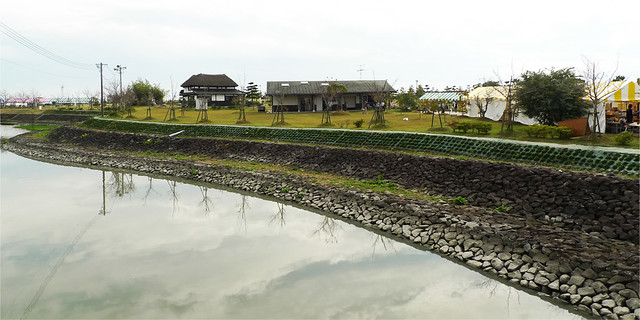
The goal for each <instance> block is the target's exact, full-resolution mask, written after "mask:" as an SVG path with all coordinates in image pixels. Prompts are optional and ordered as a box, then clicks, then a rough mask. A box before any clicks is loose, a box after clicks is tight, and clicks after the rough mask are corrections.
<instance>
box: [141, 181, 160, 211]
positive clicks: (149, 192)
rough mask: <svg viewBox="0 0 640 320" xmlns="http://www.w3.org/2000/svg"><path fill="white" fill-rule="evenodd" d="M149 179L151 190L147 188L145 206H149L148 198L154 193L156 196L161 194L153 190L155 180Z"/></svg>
mask: <svg viewBox="0 0 640 320" xmlns="http://www.w3.org/2000/svg"><path fill="white" fill-rule="evenodd" d="M148 178H149V188H147V192H145V194H144V197H143V199H144V204H147V198H148V197H149V196H150V195H151V193H152V192H154V193H156V194H160V193H159V192H158V191H156V190H154V189H153V178H151V177H148Z"/></svg>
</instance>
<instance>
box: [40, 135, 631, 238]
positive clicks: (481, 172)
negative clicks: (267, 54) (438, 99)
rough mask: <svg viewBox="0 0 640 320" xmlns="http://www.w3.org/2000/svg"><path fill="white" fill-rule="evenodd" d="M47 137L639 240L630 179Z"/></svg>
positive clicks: (255, 148) (434, 160) (278, 148)
mask: <svg viewBox="0 0 640 320" xmlns="http://www.w3.org/2000/svg"><path fill="white" fill-rule="evenodd" d="M49 137H50V139H51V140H52V141H57V142H69V143H74V144H78V145H82V146H92V147H98V148H109V149H113V150H134V151H153V152H172V153H181V154H185V155H190V154H200V155H205V156H210V157H213V158H221V159H232V160H239V161H247V162H250V161H255V162H261V163H269V164H277V165H288V166H292V167H298V168H301V169H304V170H307V171H320V172H335V173H338V174H340V175H343V176H348V177H352V178H357V179H361V180H365V179H374V178H375V177H377V176H380V175H383V176H384V179H386V180H389V181H392V182H394V183H397V184H398V185H401V186H403V187H405V188H408V189H414V188H415V189H420V190H427V191H428V192H432V193H436V194H438V195H444V196H447V197H450V198H455V197H458V196H462V197H464V198H466V199H467V200H469V201H470V203H471V204H474V205H477V206H483V207H487V208H492V209H493V208H497V207H499V206H503V207H504V208H508V209H509V212H511V213H512V214H518V215H521V216H524V217H527V218H535V219H537V220H542V221H549V222H552V223H553V224H554V225H556V226H558V227H561V228H563V229H571V230H581V231H584V232H597V233H600V234H602V235H604V236H606V237H609V238H612V239H622V240H628V241H630V242H632V243H634V244H637V243H638V242H639V241H640V238H639V228H640V227H639V221H640V217H639V216H638V212H640V190H639V188H638V182H637V180H634V179H625V178H620V177H615V176H605V175H594V174H590V173H586V172H572V171H561V170H556V169H550V168H542V167H531V166H526V165H518V164H511V163H497V162H486V161H476V160H456V159H450V158H443V157H425V156H416V155H410V154H401V153H387V152H378V151H364V150H354V149H338V148H328V147H320V146H308V145H292V144H278V143H264V142H252V141H242V140H223V139H201V138H169V137H166V136H151V135H143V134H128V133H117V132H104V131H95V130H85V129H78V128H73V127H63V128H59V129H57V130H55V131H54V132H52V133H51V135H50V136H49Z"/></svg>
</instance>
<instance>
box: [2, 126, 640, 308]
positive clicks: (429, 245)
mask: <svg viewBox="0 0 640 320" xmlns="http://www.w3.org/2000/svg"><path fill="white" fill-rule="evenodd" d="M83 134H86V133H83ZM105 134H106V133H105ZM87 138H88V136H85V138H84V139H87ZM119 138H133V137H131V136H124V137H123V136H119ZM143 138H145V137H143ZM146 138H147V140H148V139H149V137H146ZM134 140H135V139H134ZM147 140H145V141H147ZM200 142H201V143H204V142H203V141H200ZM6 147H7V148H8V149H9V150H12V151H14V152H16V153H19V154H23V155H25V156H29V157H34V158H40V159H47V160H53V161H61V162H67V163H77V164H83V165H94V166H95V165H100V166H106V167H113V168H121V169H127V170H135V171H139V172H143V173H149V174H160V175H167V176H175V177H179V178H183V179H189V180H194V181H200V182H205V183H216V184H220V185H225V186H229V187H233V188H237V189H242V190H247V191H251V192H255V193H259V194H264V195H267V196H272V197H275V198H278V199H282V200H287V201H292V202H296V203H299V204H300V205H303V206H307V207H310V208H315V209H319V210H322V211H323V212H326V213H329V214H334V215H336V216H340V217H342V218H345V219H350V220H352V221H354V222H356V223H360V224H362V225H363V226H365V227H368V228H376V229H379V230H382V231H384V232H388V233H389V235H390V236H394V237H397V238H400V239H404V240H405V241H409V242H411V243H413V244H414V245H415V246H416V247H420V248H424V249H427V250H431V251H434V252H438V253H440V254H442V255H446V256H449V257H450V258H452V259H455V260H459V261H461V262H462V263H465V264H467V265H469V266H470V267H472V268H478V269H481V270H483V271H485V272H488V273H491V274H493V275H495V276H497V277H500V278H503V279H505V280H507V281H509V282H511V283H513V284H514V285H516V286H522V287H524V288H527V289H530V290H535V291H538V292H540V293H541V294H542V295H548V296H550V297H554V298H557V299H560V300H562V301H566V302H567V303H568V304H571V305H573V306H575V308H577V309H578V310H579V311H581V312H585V313H592V314H594V315H599V316H603V317H605V318H613V319H616V318H621V319H634V318H638V317H639V316H640V299H638V271H637V270H638V246H637V244H634V243H630V242H628V241H620V240H616V239H609V238H606V237H604V236H602V235H601V234H596V233H585V232H582V231H580V230H571V229H563V228H561V227H559V226H557V225H552V224H550V223H548V222H544V221H537V220H532V219H527V218H526V217H523V216H519V215H516V214H506V213H501V212H496V211H492V210H489V209H486V208H482V207H475V206H452V205H450V204H447V203H443V202H438V203H434V202H428V201H417V200H412V199H404V198H400V197H397V196H394V195H388V194H375V193H358V192H354V191H351V190H346V189H336V188H329V187H326V186H323V185H319V184H316V183H313V182H312V181H309V180H307V179H305V178H303V177H300V176H296V175H292V174H279V173H274V172H267V171H254V172H251V171H240V170H238V169H234V168H231V167H226V166H219V165H210V164H203V163H197V162H193V161H179V160H175V159H158V158H154V157H140V156H133V155H131V154H130V153H121V152H114V151H106V150H100V149H87V148H79V147H78V146H74V145H69V144H56V143H47V142H43V141H38V140H31V139H26V138H25V137H17V138H14V139H12V140H11V141H10V142H9V143H7V144H6Z"/></svg>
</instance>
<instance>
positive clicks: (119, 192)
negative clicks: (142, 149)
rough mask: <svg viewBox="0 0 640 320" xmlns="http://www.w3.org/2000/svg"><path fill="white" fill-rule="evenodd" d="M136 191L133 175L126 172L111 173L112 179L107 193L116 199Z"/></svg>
mask: <svg viewBox="0 0 640 320" xmlns="http://www.w3.org/2000/svg"><path fill="white" fill-rule="evenodd" d="M135 190H136V185H135V183H134V182H133V174H131V173H124V172H111V178H110V179H109V182H108V183H107V192H108V193H109V194H110V195H111V196H112V197H114V198H122V197H123V196H124V195H126V194H130V193H132V192H133V191H135Z"/></svg>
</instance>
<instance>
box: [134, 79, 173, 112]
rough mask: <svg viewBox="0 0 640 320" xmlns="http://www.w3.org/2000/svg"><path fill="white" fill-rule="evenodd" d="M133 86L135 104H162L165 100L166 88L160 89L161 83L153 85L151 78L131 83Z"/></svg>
mask: <svg viewBox="0 0 640 320" xmlns="http://www.w3.org/2000/svg"><path fill="white" fill-rule="evenodd" d="M131 86H132V87H133V93H134V94H135V96H136V99H135V102H134V104H135V105H138V106H146V105H152V104H160V103H162V101H163V100H164V94H165V92H164V90H162V89H160V86H159V85H157V84H156V85H151V83H149V80H141V79H138V80H137V81H135V82H133V83H132V84H131Z"/></svg>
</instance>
